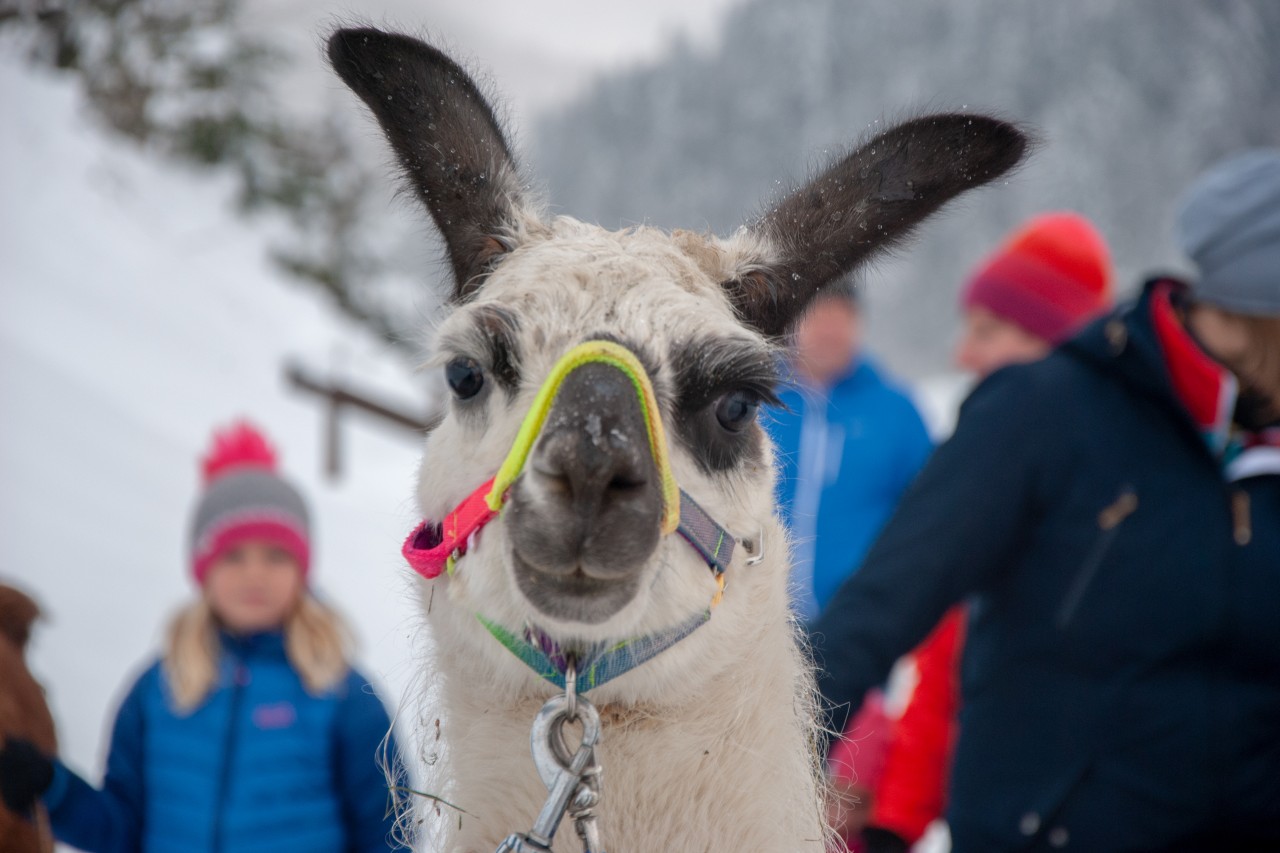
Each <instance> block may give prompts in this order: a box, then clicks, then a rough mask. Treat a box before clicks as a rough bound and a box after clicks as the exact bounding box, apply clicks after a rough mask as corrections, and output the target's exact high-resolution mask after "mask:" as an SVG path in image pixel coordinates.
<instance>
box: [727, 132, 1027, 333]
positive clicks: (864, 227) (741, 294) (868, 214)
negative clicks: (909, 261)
mask: <svg viewBox="0 0 1280 853" xmlns="http://www.w3.org/2000/svg"><path fill="white" fill-rule="evenodd" d="M1028 145H1029V140H1028V138H1027V136H1026V135H1025V134H1024V133H1023V132H1022V131H1020V130H1019V129H1018V128H1016V127H1014V126H1013V125H1012V124H1009V123H1008V122H1003V121H999V120H997V119H993V118H987V117H984V116H977V115H961V114H945V115H932V116H924V117H921V118H917V119H913V120H911V121H908V122H905V123H903V124H900V125H898V126H896V127H894V128H892V129H890V130H887V131H885V132H884V133H881V134H879V135H877V136H875V137H874V138H872V139H871V140H870V141H869V142H867V143H865V144H864V145H862V146H860V147H859V148H857V149H856V150H854V151H852V152H851V153H849V154H848V155H846V156H845V157H843V158H842V159H840V160H839V161H837V162H836V163H835V164H833V165H832V166H830V167H829V168H827V170H826V171H824V172H823V173H822V174H820V175H818V176H817V177H816V178H815V179H814V180H812V181H810V182H809V183H808V184H807V185H806V186H804V187H801V188H800V189H798V190H795V191H794V192H792V193H791V194H790V195H788V196H786V197H785V198H784V199H782V201H781V202H779V203H778V205H777V206H776V207H774V208H773V210H771V211H770V212H768V213H766V214H765V215H764V216H763V217H762V218H761V219H759V220H758V221H757V222H756V223H755V224H754V225H752V226H751V228H750V230H751V231H752V232H753V233H754V234H756V235H757V236H759V237H761V238H763V242H764V243H765V244H766V245H767V246H769V247H770V251H771V252H772V253H773V257H771V258H768V259H766V260H764V261H763V262H762V263H760V264H757V265H755V266H753V268H752V270H751V271H750V272H748V273H745V274H744V275H742V276H739V277H738V278H736V279H732V280H730V281H727V282H725V283H724V287H725V289H726V291H727V292H728V294H729V297H730V299H731V300H732V301H733V303H734V306H735V307H736V308H737V310H738V313H739V315H740V316H741V317H742V319H743V320H744V322H746V323H748V324H750V325H752V326H754V327H755V328H757V329H759V330H760V331H761V332H763V333H764V334H766V335H770V336H779V335H782V334H783V333H785V332H786V330H787V329H788V327H789V326H790V325H791V324H792V322H793V321H794V320H795V319H796V318H797V317H798V316H799V315H800V313H801V312H802V311H803V310H804V308H805V306H806V305H808V303H809V301H810V300H811V299H812V298H813V297H814V296H815V295H816V294H817V293H818V291H819V290H820V289H821V288H822V287H823V285H825V284H827V283H828V282H830V281H832V280H833V279H835V278H837V277H839V276H841V275H843V274H844V273H847V272H849V271H850V270H852V269H853V268H854V267H856V266H858V265H859V264H861V263H863V262H864V261H866V260H868V259H869V258H871V257H872V256H873V255H875V254H876V253H878V252H882V251H885V250H887V249H891V248H893V247H894V246H896V245H899V244H901V243H902V242H903V241H904V240H905V239H906V238H907V237H908V235H909V234H910V233H911V231H912V230H913V229H914V228H915V226H916V225H918V224H919V223H920V222H921V221H923V220H924V219H925V218H926V217H927V216H929V215H930V214H931V213H933V212H934V211H936V210H938V208H940V207H942V205H943V204H944V203H946V202H947V201H948V200H950V199H951V198H954V197H955V196H957V195H959V194H960V193H962V192H964V191H965V190H970V189H973V188H975V187H978V186H981V185H982V184H985V183H987V182H988V181H991V180H993V179H995V178H997V177H999V176H1000V175H1002V174H1004V173H1005V172H1007V171H1009V169H1011V168H1012V167H1013V166H1014V165H1016V164H1017V163H1018V162H1019V161H1020V160H1021V159H1022V158H1023V156H1024V155H1025V154H1026V152H1027V148H1028Z"/></svg>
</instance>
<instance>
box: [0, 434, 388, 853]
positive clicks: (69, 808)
mask: <svg viewBox="0 0 1280 853" xmlns="http://www.w3.org/2000/svg"><path fill="white" fill-rule="evenodd" d="M202 470H203V474H204V482H203V486H202V489H201V492H200V494H199V496H198V498H197V501H196V506H195V511H194V512H193V513H192V519H191V538H190V552H189V559H190V571H191V573H192V576H193V577H194V579H195V581H196V584H197V586H198V588H199V594H198V596H197V597H196V599H195V601H193V602H192V603H191V604H190V605H188V606H186V607H184V608H183V609H182V610H181V611H180V612H179V613H178V615H177V616H176V618H174V620H173V622H172V624H171V626H170V629H169V632H168V636H167V640H166V643H165V648H164V652H163V654H162V655H161V657H160V660H158V661H156V662H155V663H153V664H152V665H151V666H150V667H148V668H147V669H146V670H145V671H144V672H143V673H142V675H141V676H140V677H139V678H138V679H137V681H136V682H135V683H134V685H133V687H132V688H131V689H130V691H129V693H128V695H127V697H126V698H125V700H124V702H123V704H122V705H121V707H120V710H119V712H118V713H117V715H116V721H115V725H114V726H113V729H112V736H111V745H110V749H109V751H108V754H107V766H106V772H105V774H104V778H103V781H102V785H101V787H95V786H93V785H91V784H90V783H89V782H87V781H86V780H84V779H83V778H81V777H80V776H78V775H77V774H75V773H74V772H72V771H71V770H70V769H69V768H67V767H66V765H64V764H63V763H62V762H61V761H59V760H58V759H57V758H55V757H52V756H47V755H44V754H43V753H42V752H41V751H40V750H39V749H38V748H37V747H36V746H35V745H34V744H32V743H30V742H28V741H24V740H20V739H17V738H6V739H5V740H4V742H3V745H2V746H0V777H3V778H4V779H5V785H4V786H3V791H0V794H3V800H4V802H5V804H6V805H7V806H9V807H10V808H11V809H13V810H15V811H18V812H19V813H26V812H28V811H29V810H30V808H31V806H33V805H34V804H35V803H36V802H37V801H39V802H42V803H43V805H44V806H45V807H46V809H47V810H48V814H49V819H50V823H51V825H52V827H53V832H54V835H55V837H56V838H57V840H58V841H61V842H63V843H65V844H69V845H71V846H73V847H75V848H77V849H81V850H89V851H126V850H128V851H135V850H137V851H168V850H172V851H190V850H251V849H252V850H265V849H271V850H278V851H289V850H296V851H333V853H340V851H341V853H350V851H368V852H369V853H371V851H385V850H388V849H391V848H392V847H395V846H397V840H396V838H395V832H396V826H395V824H396V814H395V810H394V809H393V808H392V807H391V806H392V803H393V799H394V798H393V797H392V796H391V794H390V792H389V790H388V788H389V786H399V785H400V784H402V783H401V782H400V781H398V780H400V779H402V778H403V777H402V774H401V769H402V768H401V764H400V760H399V756H398V754H397V752H396V747H395V741H394V738H393V736H392V732H391V722H390V719H389V718H388V716H387V712H386V710H385V708H384V707H383V705H382V703H381V701H380V700H379V699H378V696H377V694H376V693H375V692H374V690H373V688H372V687H371V686H370V684H369V682H368V680H367V679H366V678H365V677H364V676H363V675H361V674H360V673H359V672H358V671H356V669H355V668H354V667H352V666H351V663H350V656H349V650H348V648H347V646H348V642H347V638H348V632H347V629H346V628H345V626H344V624H343V622H342V620H341V618H340V617H339V616H338V614H337V612H336V611H334V610H333V609H332V608H331V607H329V606H328V605H326V604H325V603H323V602H322V601H320V600H319V599H318V598H317V597H316V596H315V595H314V594H313V593H312V591H311V587H310V585H309V583H308V580H309V575H310V569H311V547H310V540H311V531H310V519H309V514H308V511H307V506H306V502H305V501H304V500H303V497H302V495H301V494H300V493H299V492H298V491H297V489H295V488H294V486H293V485H292V484H290V483H289V482H288V481H287V480H286V479H284V478H283V477H282V476H280V474H279V472H278V470H277V466H276V454H275V450H274V449H273V448H272V447H271V445H270V444H269V443H268V441H267V439H266V438H265V437H264V436H263V435H262V433H261V432H259V431H258V430H257V429H256V428H255V427H253V426H252V425H250V424H248V423H244V422H241V423H237V424H234V425H232V426H231V427H229V428H228V429H226V430H223V431H221V432H219V433H217V434H215V436H214V440H213V445H212V447H211V448H210V450H209V452H208V454H207V455H206V456H205V458H204V459H203V461H202Z"/></svg>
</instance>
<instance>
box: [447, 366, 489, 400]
mask: <svg viewBox="0 0 1280 853" xmlns="http://www.w3.org/2000/svg"><path fill="white" fill-rule="evenodd" d="M444 378H445V380H446V381H447V382H448V383H449V387H450V388H452V389H453V393H454V394H455V395H456V396H457V398H458V399H459V400H470V399H471V398H472V397H474V396H475V395H477V394H479V393H480V389H481V388H483V387H484V371H482V370H481V369H480V365H479V364H477V363H476V362H475V360H474V359H470V358H455V359H454V360H453V361H451V362H449V363H448V364H447V365H445V368H444Z"/></svg>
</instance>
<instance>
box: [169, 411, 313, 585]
mask: <svg viewBox="0 0 1280 853" xmlns="http://www.w3.org/2000/svg"><path fill="white" fill-rule="evenodd" d="M203 468H204V480H205V489H204V491H203V492H202V493H201V495H200V498H199V500H198V501H197V503H196V507H195V512H194V513H193V514H192V518H191V568H192V571H193V573H194V574H195V577H196V581H197V582H199V583H200V584H203V583H204V580H205V576H206V575H207V574H208V571H209V568H210V567H211V566H212V565H213V564H214V562H216V561H217V559H218V558H219V557H220V556H222V555H223V554H224V553H226V552H227V551H228V550H230V549H231V548H234V547H235V546H236V545H238V544H240V543H241V542H244V541H245V540H248V539H264V540H266V541H268V542H271V543H272V544H274V545H277V546H278V547H280V548H283V549H284V550H286V551H288V552H289V553H290V554H292V555H293V557H294V559H295V560H297V561H298V566H299V568H300V569H301V570H302V573H303V576H304V577H305V576H306V573H307V569H308V567H309V564H310V537H311V529H310V527H311V525H310V519H309V516H308V513H307V505H306V502H305V501H303V499H302V495H300V494H299V493H298V490H297V489H295V488H294V487H293V486H291V485H290V484H289V483H288V482H286V481H285V480H284V479H282V478H281V477H280V476H279V475H278V474H277V473H276V456H275V450H274V449H273V448H272V447H271V445H270V444H268V443H267V440H266V439H265V438H264V437H263V436H262V434H261V433H260V432H258V430H256V429H255V428H254V427H253V426H251V425H250V424H248V423H245V422H243V421H242V422H240V423H237V424H234V425H232V426H231V427H230V428H229V429H226V430H223V431H222V432H218V433H215V434H214V439H213V447H212V448H210V450H209V453H208V455H207V456H205V458H204V460H203Z"/></svg>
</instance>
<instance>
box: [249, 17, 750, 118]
mask: <svg viewBox="0 0 1280 853" xmlns="http://www.w3.org/2000/svg"><path fill="white" fill-rule="evenodd" d="M741 2H742V0H644V2H638V3H635V2H633V3H617V2H612V3H606V2H600V0H595V2H591V0H465V2H463V1H462V0H373V2H353V0H256V2H252V3H246V4H245V5H244V7H243V13H244V15H245V16H246V17H247V18H248V19H249V20H250V21H252V22H253V23H254V24H255V25H256V26H261V27H262V28H263V31H264V32H266V33H267V34H268V35H269V36H270V38H271V40H272V41H274V42H276V43H277V44H279V45H280V46H281V47H283V48H285V49H286V50H288V51H289V52H290V53H291V54H292V55H293V57H294V59H295V64H294V66H293V68H292V70H291V71H290V72H289V73H288V76H287V77H286V78H285V79H284V80H282V81H281V83H282V86H284V88H285V90H286V92H287V93H288V95H289V101H290V102H291V103H293V104H295V105H298V106H301V107H305V105H306V104H309V103H314V104H323V103H325V100H326V99H332V98H335V97H338V96H339V95H342V96H343V97H346V95H345V94H343V93H341V92H340V87H339V85H338V84H337V82H336V81H335V80H334V79H333V78H332V75H331V74H329V72H328V71H327V69H325V67H324V64H323V62H322V61H321V52H320V44H321V41H322V39H323V35H324V33H326V32H327V31H328V30H329V29H330V28H331V27H332V26H333V25H334V24H337V23H342V22H367V23H372V24H374V25H377V26H384V27H387V28H391V29H399V30H402V31H405V32H410V33H416V34H419V35H425V36H427V37H428V38H430V39H431V40H432V41H433V42H435V43H437V44H438V45H440V46H442V47H445V48H446V49H447V50H450V52H452V53H454V54H455V55H458V56H460V57H461V58H462V59H463V61H464V64H466V65H467V66H468V68H471V69H472V70H473V71H479V72H481V73H483V74H487V75H490V76H491V82H492V83H493V85H494V87H495V89H496V91H497V92H499V93H501V94H502V96H503V97H504V98H505V99H506V102H507V104H506V105H507V107H508V108H509V109H510V111H511V115H512V117H513V118H514V119H515V121H516V125H517V127H527V122H528V121H529V119H530V117H531V116H532V115H534V114H535V113H536V112H538V111H539V110H541V109H544V108H546V107H548V106H552V105H555V104H557V103H560V102H563V101H564V100H566V99H569V98H571V97H573V96H574V95H576V94H578V93H579V92H581V91H582V90H583V88H584V87H585V86H586V85H587V84H588V83H589V82H590V80H591V78H592V76H593V75H595V74H597V73H599V72H602V71H608V70H613V69H618V68H622V67H626V66H628V65H632V64H635V63H640V62H645V61H647V60H651V59H654V58H656V57H657V56H659V55H660V54H661V52H662V50H663V48H664V47H665V46H666V45H667V44H669V43H670V41H671V40H672V39H673V38H676V37H683V38H686V39H687V40H688V41H690V42H691V43H693V44H694V45H709V44H712V43H714V39H715V33H716V32H717V29H718V26H719V24H720V22H721V21H722V20H723V18H724V16H725V14H726V13H727V12H728V10H729V9H730V8H731V7H733V6H735V5H740V4H741Z"/></svg>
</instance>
